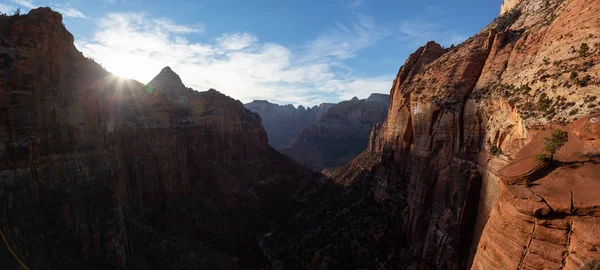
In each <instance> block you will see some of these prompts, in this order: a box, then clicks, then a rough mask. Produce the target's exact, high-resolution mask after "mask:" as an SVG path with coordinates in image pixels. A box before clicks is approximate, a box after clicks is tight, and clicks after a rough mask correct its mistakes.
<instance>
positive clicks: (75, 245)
mask: <svg viewBox="0 0 600 270" xmlns="http://www.w3.org/2000/svg"><path fill="white" fill-rule="evenodd" d="M319 177H320V175H318V174H316V175H315V173H313V172H311V171H310V170H309V169H306V168H304V167H302V166H300V165H298V164H297V163H295V162H293V161H292V160H291V159H289V158H287V157H285V156H283V155H281V154H279V153H278V152H277V151H275V150H274V149H273V148H271V147H270V146H269V145H268V143H267V135H266V132H265V131H264V129H263V127H262V124H261V120H260V117H259V116H258V115H257V114H256V113H253V112H251V111H249V110H247V109H245V108H244V107H243V105H242V104H241V102H239V101H236V100H234V99H232V98H230V97H227V96H225V95H223V94H221V93H219V92H217V91H215V90H209V91H206V92H195V91H193V90H191V89H189V88H186V87H185V86H184V85H183V83H182V82H181V80H179V77H178V76H177V75H176V74H175V73H174V72H173V71H172V70H171V69H170V68H165V69H163V70H162V71H161V72H160V74H159V75H158V76H157V77H156V78H155V79H154V80H153V81H152V82H151V83H150V84H149V85H147V86H145V85H143V84H140V83H138V82H136V81H133V80H128V79H122V78H118V77H116V76H113V75H111V74H110V73H108V72H107V71H105V70H104V69H103V68H102V67H101V66H100V65H98V64H96V63H95V62H93V61H92V60H90V59H87V58H85V57H84V56H83V55H82V54H81V53H80V52H78V51H77V50H76V48H75V46H74V45H73V36H72V35H71V34H70V33H69V32H68V31H67V30H66V29H65V28H64V25H63V24H62V16H61V15H60V14H59V13H57V12H54V11H52V10H50V9H49V8H38V9H33V10H31V11H30V12H29V14H27V15H21V16H10V17H9V16H0V229H1V230H2V232H4V235H5V236H6V238H7V241H8V242H9V245H10V247H11V248H12V250H14V251H15V253H16V255H17V256H18V257H20V258H21V260H22V261H24V262H25V263H26V264H27V266H28V267H29V268H30V269H235V268H237V267H240V265H242V266H244V268H261V267H263V266H264V265H265V264H266V263H267V259H266V258H265V257H264V256H263V254H262V251H261V249H260V247H259V246H258V244H257V242H256V238H257V236H259V235H261V234H263V233H264V231H267V230H268V227H269V222H272V221H273V220H275V219H276V218H278V217H281V216H284V214H282V213H288V212H290V211H291V210H290V209H292V208H294V207H297V205H298V204H300V203H301V201H302V200H305V199H306V196H303V194H305V192H309V191H310V190H311V189H312V188H313V187H314V186H315V185H318V183H317V182H314V180H316V179H319ZM303 192H304V193H303ZM0 246H1V247H0V265H1V266H0V268H2V269H20V266H19V265H18V264H17V262H16V260H14V258H13V257H12V256H11V255H10V253H9V252H8V248H7V247H6V246H5V245H4V244H2V245H0Z"/></svg>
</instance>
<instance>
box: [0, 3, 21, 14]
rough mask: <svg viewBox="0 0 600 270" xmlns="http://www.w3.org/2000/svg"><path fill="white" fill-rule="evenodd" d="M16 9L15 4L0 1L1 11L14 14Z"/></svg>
mask: <svg viewBox="0 0 600 270" xmlns="http://www.w3.org/2000/svg"><path fill="white" fill-rule="evenodd" d="M16 9H17V8H16V7H14V6H11V5H7V4H2V3H0V13H5V14H9V15H12V13H13V12H14V11H15V10H16Z"/></svg>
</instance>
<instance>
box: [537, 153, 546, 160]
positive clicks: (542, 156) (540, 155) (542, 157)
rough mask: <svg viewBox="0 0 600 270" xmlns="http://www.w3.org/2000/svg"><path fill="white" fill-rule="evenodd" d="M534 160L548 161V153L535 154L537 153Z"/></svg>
mask: <svg viewBox="0 0 600 270" xmlns="http://www.w3.org/2000/svg"><path fill="white" fill-rule="evenodd" d="M535 160H537V161H548V155H547V154H546V153H541V154H537V155H535Z"/></svg>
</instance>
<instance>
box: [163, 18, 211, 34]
mask: <svg viewBox="0 0 600 270" xmlns="http://www.w3.org/2000/svg"><path fill="white" fill-rule="evenodd" d="M154 23H155V24H158V25H160V26H161V27H162V28H164V29H165V30H167V31H169V32H172V33H181V34H184V33H202V32H204V26H203V25H201V24H197V25H195V26H187V25H180V24H176V23H174V22H173V21H171V20H169V19H164V18H163V19H155V20H154Z"/></svg>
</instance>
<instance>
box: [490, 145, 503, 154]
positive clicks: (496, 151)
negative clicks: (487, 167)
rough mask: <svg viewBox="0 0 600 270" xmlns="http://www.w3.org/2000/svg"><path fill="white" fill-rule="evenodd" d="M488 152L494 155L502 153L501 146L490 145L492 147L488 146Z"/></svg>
mask: <svg viewBox="0 0 600 270" xmlns="http://www.w3.org/2000/svg"><path fill="white" fill-rule="evenodd" d="M490 153H491V154H492V155H494V156H497V155H500V154H502V148H500V147H498V146H495V145H492V147H491V148H490Z"/></svg>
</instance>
